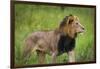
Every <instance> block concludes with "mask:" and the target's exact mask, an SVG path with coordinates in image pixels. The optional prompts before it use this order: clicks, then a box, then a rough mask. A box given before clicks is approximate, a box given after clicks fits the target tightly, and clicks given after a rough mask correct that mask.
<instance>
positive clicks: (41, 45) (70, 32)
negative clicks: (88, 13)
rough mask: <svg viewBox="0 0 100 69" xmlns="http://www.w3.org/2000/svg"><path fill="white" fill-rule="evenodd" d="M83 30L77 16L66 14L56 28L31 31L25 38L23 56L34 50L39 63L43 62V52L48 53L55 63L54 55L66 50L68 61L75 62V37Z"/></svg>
mask: <svg viewBox="0 0 100 69" xmlns="http://www.w3.org/2000/svg"><path fill="white" fill-rule="evenodd" d="M83 31H84V27H83V26H82V25H81V24H80V23H79V19H78V17H76V16H72V15H70V16H66V17H65V18H64V19H63V21H62V22H61V24H60V26H59V28H58V29H56V30H53V31H38V32H33V33H31V34H30V35H29V36H28V37H27V38H26V40H25V49H24V57H26V56H27V55H29V53H33V52H34V51H36V52H37V54H38V60H39V63H44V60H45V54H46V53H49V54H50V55H51V57H52V62H53V63H55V62H56V56H57V55H60V54H62V53H64V52H66V53H68V55H69V62H75V56H74V48H75V39H76V36H77V34H78V33H81V32H83Z"/></svg>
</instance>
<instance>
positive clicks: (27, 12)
mask: <svg viewBox="0 0 100 69" xmlns="http://www.w3.org/2000/svg"><path fill="white" fill-rule="evenodd" d="M69 14H73V15H76V16H78V17H79V18H80V22H81V24H82V25H84V27H85V30H86V31H85V33H84V34H83V35H78V38H77V39H76V48H75V52H76V55H75V56H76V60H77V62H86V61H93V60H94V16H93V14H94V9H93V8H82V7H81V8H79V7H65V8H64V9H63V10H62V8H61V7H57V6H44V5H27V4H16V5H15V65H24V64H25V63H24V62H23V61H24V60H23V58H22V57H21V56H22V51H23V47H24V40H25V38H26V37H27V35H28V34H30V33H32V32H34V31H38V30H54V29H56V28H57V27H58V26H59V24H60V22H61V21H62V19H63V18H64V17H65V16H66V15H69ZM66 60H67V61H68V55H66V53H64V54H62V55H61V56H58V58H57V62H58V63H64V62H66ZM50 62H51V57H50V56H49V55H46V63H50ZM26 64H28V65H29V64H38V61H37V54H36V53H34V54H32V55H31V57H30V58H29V60H28V62H27V63H26Z"/></svg>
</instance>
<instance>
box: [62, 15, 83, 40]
mask: <svg viewBox="0 0 100 69" xmlns="http://www.w3.org/2000/svg"><path fill="white" fill-rule="evenodd" d="M60 29H61V30H62V31H63V33H64V34H67V35H68V36H70V37H71V38H75V37H76V35H77V34H78V33H82V32H84V27H83V26H82V25H81V24H80V21H79V18H78V17H77V16H73V15H69V16H66V17H65V18H64V19H63V21H62V22H61V24H60Z"/></svg>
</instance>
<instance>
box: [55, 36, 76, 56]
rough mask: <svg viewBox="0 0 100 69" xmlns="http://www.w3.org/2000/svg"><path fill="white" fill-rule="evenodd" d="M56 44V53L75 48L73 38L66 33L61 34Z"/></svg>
mask: <svg viewBox="0 0 100 69" xmlns="http://www.w3.org/2000/svg"><path fill="white" fill-rule="evenodd" d="M57 46H58V52H59V53H58V55H60V54H62V53H64V52H69V51H72V50H73V49H74V48H75V39H72V38H70V37H69V36H67V35H66V36H65V35H61V36H60V39H59V41H58V45H57Z"/></svg>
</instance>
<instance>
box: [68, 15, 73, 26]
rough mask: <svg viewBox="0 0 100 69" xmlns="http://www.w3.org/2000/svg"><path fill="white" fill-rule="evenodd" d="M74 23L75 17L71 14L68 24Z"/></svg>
mask: <svg viewBox="0 0 100 69" xmlns="http://www.w3.org/2000/svg"><path fill="white" fill-rule="evenodd" d="M73 21H74V19H73V16H72V15H71V14H70V15H69V16H68V19H67V24H71V23H72V22H73Z"/></svg>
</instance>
